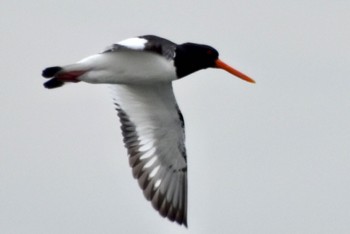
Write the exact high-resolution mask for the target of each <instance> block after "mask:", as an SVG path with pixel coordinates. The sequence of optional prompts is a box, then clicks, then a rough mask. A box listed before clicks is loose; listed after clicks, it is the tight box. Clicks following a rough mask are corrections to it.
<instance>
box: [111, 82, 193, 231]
mask: <svg viewBox="0 0 350 234" xmlns="http://www.w3.org/2000/svg"><path fill="white" fill-rule="evenodd" d="M112 88H113V95H114V101H115V104H116V109H117V111H118V116H119V118H120V122H121V124H122V126H121V129H122V133H123V137H124V144H125V147H126V148H127V150H128V154H129V164H130V166H131V167H132V172H133V176H134V178H136V179H137V180H138V183H139V186H140V188H141V189H142V190H143V193H144V196H145V197H146V199H147V200H149V201H151V203H152V205H153V207H154V208H155V209H156V210H157V211H158V212H159V214H160V215H161V216H163V217H167V218H168V219H169V220H171V221H176V222H177V223H179V224H184V225H186V226H187V220H186V217H187V214H186V212H187V163H186V150H185V146H184V141H185V133H184V122H183V117H182V115H181V112H180V110H179V108H178V106H177V104H176V100H175V96H174V94H173V90H172V86H171V83H163V84H157V85H154V84H153V85H113V86H112Z"/></svg>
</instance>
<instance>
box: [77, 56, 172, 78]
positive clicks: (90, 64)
mask: <svg viewBox="0 0 350 234" xmlns="http://www.w3.org/2000/svg"><path fill="white" fill-rule="evenodd" d="M76 65H77V66H81V67H83V68H84V69H86V70H88V72H86V73H85V74H84V75H82V76H81V77H79V79H80V80H82V81H85V82H89V83H109V84H141V83H152V82H163V81H165V82H170V81H172V80H175V79H177V77H176V71H175V67H174V65H173V61H172V60H167V59H165V58H164V57H162V56H160V55H158V54H154V53H151V52H144V51H118V52H111V53H102V54H97V55H93V56H90V57H87V58H85V59H83V60H81V61H79V62H78V63H77V64H76ZM75 69H76V68H75Z"/></svg>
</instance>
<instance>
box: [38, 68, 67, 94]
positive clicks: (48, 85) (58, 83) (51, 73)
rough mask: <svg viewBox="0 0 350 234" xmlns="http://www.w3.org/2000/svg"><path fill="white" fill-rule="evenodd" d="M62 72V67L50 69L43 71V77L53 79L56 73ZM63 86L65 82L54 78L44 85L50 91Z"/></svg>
mask: <svg viewBox="0 0 350 234" xmlns="http://www.w3.org/2000/svg"><path fill="white" fill-rule="evenodd" d="M61 70H62V67H48V68H46V69H44V70H43V73H42V76H43V77H45V78H51V77H54V76H55V75H56V73H57V72H59V71H61ZM63 84H64V82H63V81H61V80H59V79H57V78H52V79H50V80H49V81H46V82H45V83H44V87H45V88H48V89H53V88H58V87H61V86H62V85H63Z"/></svg>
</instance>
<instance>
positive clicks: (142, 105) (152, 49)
mask: <svg viewBox="0 0 350 234" xmlns="http://www.w3.org/2000/svg"><path fill="white" fill-rule="evenodd" d="M206 68H220V69H223V70H225V71H227V72H229V73H231V74H232V75H234V76H236V77H238V78H241V79H243V80H245V81H248V82H250V83H255V81H254V80H253V79H251V78H250V77H248V76H247V75H245V74H243V73H241V72H239V71H237V70H236V69H234V68H232V67H231V66H229V65H227V64H226V63H224V62H223V61H222V60H220V59H219V53H218V51H217V50H215V49H214V48H213V47H211V46H208V45H202V44H195V43H184V44H175V43H174V42H171V41H169V40H167V39H164V38H161V37H158V36H154V35H146V36H139V37H134V38H129V39H126V40H123V41H120V42H119V43H116V44H113V45H111V46H110V47H108V48H107V49H106V50H105V51H104V52H102V53H99V54H96V55H92V56H89V57H87V58H84V59H82V60H80V61H79V62H77V63H73V64H70V65H66V66H54V67H48V68H46V69H44V70H43V72H42V76H43V77H45V78H48V79H49V80H48V81H47V82H45V83H44V86H45V87H46V88H48V89H53V88H58V87H61V86H63V85H64V84H65V83H68V82H80V81H84V82H87V83H93V84H95V83H104V84H110V85H111V86H112V90H113V99H114V103H115V107H116V110H117V112H118V116H119V119H120V122H121V130H122V134H123V138H124V143H125V147H126V148H127V151H128V156H129V163H130V166H131V167H132V173H133V176H134V177H135V178H136V179H137V180H138V183H139V185H140V187H141V189H142V190H143V194H144V196H145V197H146V199H147V200H148V201H150V202H151V203H152V205H153V207H154V208H155V209H156V210H157V211H158V212H159V214H160V215H161V216H163V217H167V218H168V219H169V220H171V221H176V222H177V223H179V224H180V225H185V226H186V227H187V162H186V148H185V130H184V127H185V123H184V118H183V116H182V114H181V111H180V109H179V106H178V105H177V103H176V100H175V96H174V93H173V87H172V81H174V80H178V79H180V78H183V77H185V76H187V75H189V74H191V73H193V72H196V71H198V70H201V69H206Z"/></svg>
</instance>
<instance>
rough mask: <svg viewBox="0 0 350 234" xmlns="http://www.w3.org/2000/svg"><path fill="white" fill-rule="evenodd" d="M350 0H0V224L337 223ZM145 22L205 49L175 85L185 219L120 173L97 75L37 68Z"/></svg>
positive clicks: (348, 115) (106, 229)
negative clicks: (222, 66) (203, 59)
mask: <svg viewBox="0 0 350 234" xmlns="http://www.w3.org/2000/svg"><path fill="white" fill-rule="evenodd" d="M349 12H350V2H349V1H342V0H337V1H322V0H317V1H316V0H310V1H298V0H297V1H273V0H268V1H253V0H252V1H245V0H244V1H243V0H237V1H183V0H179V1H173V2H170V1H169V2H167V3H165V2H164V1H159V0H158V1H133V0H130V1H120V0H113V1H112V0H110V1H106V0H105V1H103V0H102V1H67V0H60V1H48V0H45V1H44V0H36V1H33V0H32V1H30V0H29V1H21V2H19V1H2V2H1V8H0V17H1V20H0V33H1V37H0V51H1V55H0V58H1V65H0V66H1V86H0V87H1V91H0V106H1V114H0V232H1V233H6V234H7V233H11V234H14V233H29V234H31V233H57V234H58V233H87V234H88V233H349V232H350V188H349V186H350V158H349V157H350V142H349V140H350V123H349V121H350V90H349V88H350V79H349V74H350V30H349V28H350V27H349V25H350V18H349ZM144 34H155V35H159V36H162V37H165V38H169V39H171V40H173V41H174V42H177V43H182V42H188V41H191V42H198V43H205V44H209V45H212V46H214V47H215V48H216V49H218V50H219V52H220V57H221V59H222V60H224V61H225V62H227V63H229V64H231V65H232V66H234V67H236V68H237V69H239V70H241V71H243V72H245V73H247V74H249V75H250V76H251V77H253V78H254V79H255V80H256V81H257V84H256V85H252V84H249V83H246V82H243V81H241V80H239V79H236V78H234V77H232V76H231V75H230V74H228V73H225V72H223V71H220V70H214V69H211V70H210V69H208V70H205V71H200V72H197V73H195V74H193V75H191V76H190V77H187V78H185V79H183V80H180V81H177V82H176V83H175V92H176V96H177V99H178V102H179V105H180V107H181V110H182V112H183V114H184V117H185V121H186V131H187V139H186V144H187V152H188V164H189V213H188V222H189V229H185V228H184V227H180V226H178V225H177V224H174V223H171V222H169V221H168V220H165V219H163V218H161V217H160V216H159V215H158V214H157V213H156V212H155V211H154V210H153V208H152V207H151V205H150V204H149V203H148V202H146V200H145V199H144V197H143V195H142V192H141V190H140V189H139V188H138V185H137V182H136V181H135V180H134V179H133V178H132V175H131V170H130V168H129V165H128V159H127V154H126V150H125V149H124V147H123V143H122V138H121V132H120V129H119V120H118V119H117V115H116V113H115V111H114V108H113V105H112V100H111V98H110V95H109V93H108V89H107V88H106V87H105V86H103V85H88V84H82V83H79V84H72V85H67V86H65V87H63V88H60V89H57V90H46V89H44V88H43V86H42V83H43V82H44V79H43V78H41V76H40V75H41V70H42V69H43V68H45V67H47V66H52V65H64V64H68V63H72V62H75V61H77V60H79V59H81V58H83V57H86V56H88V55H91V54H94V53H97V52H100V51H102V50H103V49H104V48H105V47H106V46H108V45H110V44H112V43H114V42H118V41H120V40H123V39H125V38H129V37H133V36H137V35H144Z"/></svg>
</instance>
